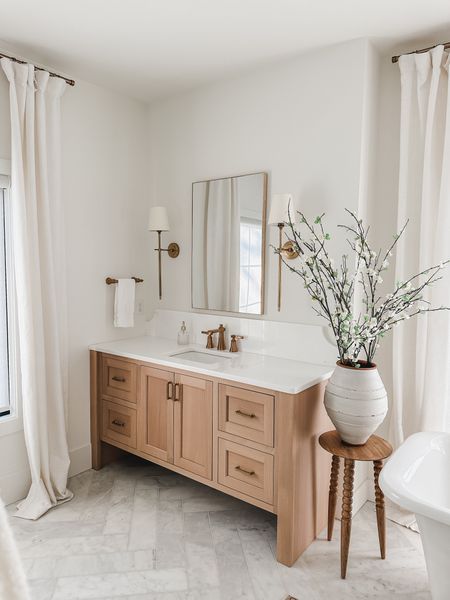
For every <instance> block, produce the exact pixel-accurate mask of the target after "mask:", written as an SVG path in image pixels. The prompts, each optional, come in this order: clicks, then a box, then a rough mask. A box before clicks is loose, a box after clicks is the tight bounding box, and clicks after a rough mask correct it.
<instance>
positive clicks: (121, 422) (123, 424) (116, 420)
mask: <svg viewBox="0 0 450 600" xmlns="http://www.w3.org/2000/svg"><path fill="white" fill-rule="evenodd" d="M112 424H113V425H117V427H125V422H124V421H119V420H118V419H113V421H112Z"/></svg>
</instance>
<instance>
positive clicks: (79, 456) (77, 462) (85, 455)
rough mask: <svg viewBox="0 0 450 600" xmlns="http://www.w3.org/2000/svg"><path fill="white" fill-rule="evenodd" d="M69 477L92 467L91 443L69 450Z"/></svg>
mask: <svg viewBox="0 0 450 600" xmlns="http://www.w3.org/2000/svg"><path fill="white" fill-rule="evenodd" d="M69 455H70V467H69V477H73V476H74V475H78V473H83V471H87V470H88V469H90V468H91V467H92V460H91V444H86V445H85V446H81V447H80V448H74V449H73V450H70V452H69Z"/></svg>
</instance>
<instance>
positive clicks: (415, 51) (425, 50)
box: [392, 42, 450, 63]
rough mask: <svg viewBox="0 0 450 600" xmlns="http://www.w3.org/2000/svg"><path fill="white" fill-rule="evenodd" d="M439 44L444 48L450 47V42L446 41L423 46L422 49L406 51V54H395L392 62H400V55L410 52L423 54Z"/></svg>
mask: <svg viewBox="0 0 450 600" xmlns="http://www.w3.org/2000/svg"><path fill="white" fill-rule="evenodd" d="M437 46H444V50H446V49H447V48H450V42H445V43H444V44H435V45H434V46H428V48H421V49H420V50H413V51H412V52H405V54H400V55H399V56H393V57H392V62H393V63H396V62H398V59H399V58H400V56H406V55H408V54H423V53H424V52H428V50H433V48H436V47H437Z"/></svg>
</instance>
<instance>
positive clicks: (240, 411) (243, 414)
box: [234, 408, 256, 419]
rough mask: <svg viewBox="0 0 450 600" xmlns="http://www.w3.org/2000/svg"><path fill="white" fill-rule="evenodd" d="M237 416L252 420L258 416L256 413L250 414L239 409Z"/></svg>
mask: <svg viewBox="0 0 450 600" xmlns="http://www.w3.org/2000/svg"><path fill="white" fill-rule="evenodd" d="M234 412H235V413H236V414H237V415H241V417H249V418H250V419H254V418H255V417H256V415H255V414H254V413H248V412H245V411H244V410H241V409H239V408H238V410H235V411H234Z"/></svg>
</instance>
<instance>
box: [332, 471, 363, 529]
mask: <svg viewBox="0 0 450 600" xmlns="http://www.w3.org/2000/svg"><path fill="white" fill-rule="evenodd" d="M370 483H371V482H370V479H369V478H367V479H364V480H363V481H361V483H360V484H359V485H358V487H355V488H354V489H353V505H352V517H354V516H355V515H356V513H357V512H358V511H359V509H360V508H362V507H363V506H364V504H365V503H366V502H367V500H370V490H371V487H372V486H371V485H370ZM341 511H342V486H339V493H338V501H337V505H336V519H339V520H340V519H341Z"/></svg>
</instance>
